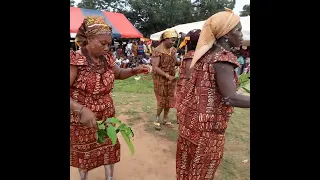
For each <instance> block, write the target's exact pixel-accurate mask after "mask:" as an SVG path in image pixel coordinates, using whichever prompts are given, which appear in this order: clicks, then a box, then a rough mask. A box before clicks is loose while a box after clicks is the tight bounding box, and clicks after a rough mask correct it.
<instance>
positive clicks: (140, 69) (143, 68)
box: [133, 65, 150, 74]
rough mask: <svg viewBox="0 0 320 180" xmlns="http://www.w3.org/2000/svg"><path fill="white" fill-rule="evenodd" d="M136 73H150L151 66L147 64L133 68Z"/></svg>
mask: <svg viewBox="0 0 320 180" xmlns="http://www.w3.org/2000/svg"><path fill="white" fill-rule="evenodd" d="M133 72H134V74H148V73H149V72H150V68H149V67H148V66H146V65H140V66H138V67H136V68H134V69H133Z"/></svg>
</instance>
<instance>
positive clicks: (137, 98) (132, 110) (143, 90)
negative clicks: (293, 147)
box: [113, 75, 250, 180]
mask: <svg viewBox="0 0 320 180" xmlns="http://www.w3.org/2000/svg"><path fill="white" fill-rule="evenodd" d="M113 96H114V100H115V106H116V108H117V111H118V112H117V115H118V114H124V115H127V116H128V117H129V119H128V124H129V125H131V126H132V125H134V124H136V123H138V122H140V121H141V119H144V120H145V119H147V121H149V122H150V123H146V125H145V128H146V131H147V132H149V133H151V134H153V135H156V136H160V137H163V138H166V139H168V140H169V141H176V140H177V138H178V133H177V132H178V131H177V126H178V125H176V127H175V128H173V129H170V128H166V127H164V129H163V130H161V131H156V130H155V129H154V126H153V124H152V123H151V122H152V121H153V120H155V112H156V101H155V96H154V93H153V83H152V78H151V75H148V76H144V75H143V76H141V79H140V80H138V81H136V80H135V79H134V78H133V77H132V78H129V79H126V80H123V81H116V82H115V88H114V91H113ZM169 117H170V120H171V121H172V122H173V123H174V124H176V119H177V118H176V111H175V109H172V110H170V114H169ZM174 151H175V149H173V150H172V152H173V153H174ZM244 160H248V162H247V163H243V162H242V161H244ZM215 179H217V180H249V179H250V110H249V109H240V108H235V112H234V114H233V115H232V117H231V118H230V121H229V126H228V129H227V132H226V144H225V151H224V156H223V160H222V163H221V164H220V166H219V169H218V171H217V173H216V177H215Z"/></svg>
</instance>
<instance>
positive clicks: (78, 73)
mask: <svg viewBox="0 0 320 180" xmlns="http://www.w3.org/2000/svg"><path fill="white" fill-rule="evenodd" d="M111 41H112V29H111V27H110V26H108V25H107V24H106V23H105V20H104V18H103V17H97V16H89V17H86V18H85V19H84V22H83V23H82V25H81V27H80V28H79V30H78V33H77V36H76V42H77V44H78V45H79V46H80V47H81V51H77V52H70V109H71V118H70V165H71V166H73V167H76V168H78V169H79V172H80V177H81V180H87V178H88V171H89V170H91V169H94V168H96V167H99V166H102V165H104V167H105V171H106V180H111V179H112V177H113V169H114V164H115V163H117V162H119V161H120V144H119V141H118V140H117V143H116V145H115V146H112V143H111V140H110V139H107V141H106V143H105V144H98V143H97V140H96V130H97V129H96V128H97V127H96V119H99V120H106V118H109V117H114V115H115V109H114V105H113V101H112V98H111V94H110V93H111V90H112V89H113V85H114V79H126V78H128V77H131V76H133V75H135V74H138V73H146V72H148V69H147V68H145V67H142V66H141V67H138V68H135V69H120V68H119V67H118V66H116V65H115V60H114V57H113V55H112V54H111V53H110V52H109V48H110V45H111Z"/></svg>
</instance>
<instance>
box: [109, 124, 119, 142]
mask: <svg viewBox="0 0 320 180" xmlns="http://www.w3.org/2000/svg"><path fill="white" fill-rule="evenodd" d="M107 134H108V137H109V138H110V140H111V142H112V145H113V146H114V145H115V144H116V143H117V133H116V128H115V127H114V126H112V125H111V124H109V125H108V127H107Z"/></svg>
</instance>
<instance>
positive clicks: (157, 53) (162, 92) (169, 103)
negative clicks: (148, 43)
mask: <svg viewBox="0 0 320 180" xmlns="http://www.w3.org/2000/svg"><path fill="white" fill-rule="evenodd" d="M176 52H177V50H176V49H175V48H172V49H171V55H168V54H166V53H164V52H163V50H162V48H161V45H159V46H158V47H157V48H155V49H154V51H153V52H152V57H153V58H155V57H159V58H160V63H159V68H160V69H161V70H162V71H164V72H165V73H167V74H169V75H170V76H173V77H174V76H175V72H176V71H175V66H176V63H177V59H176V58H175V55H176ZM152 79H153V84H154V93H155V95H156V99H157V103H158V107H162V108H173V107H174V106H175V102H176V101H175V97H174V95H175V86H176V83H175V82H172V83H169V80H168V79H167V78H166V77H163V76H161V75H159V74H157V73H156V72H154V71H153V72H152Z"/></svg>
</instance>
